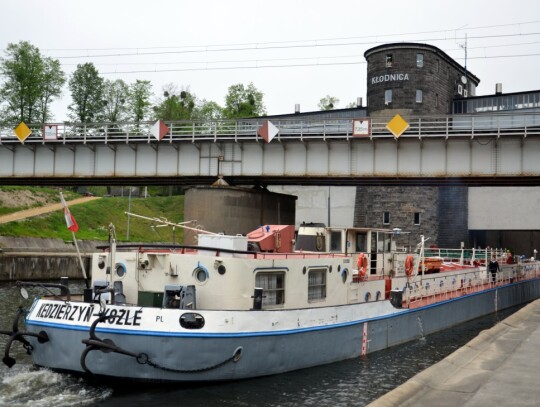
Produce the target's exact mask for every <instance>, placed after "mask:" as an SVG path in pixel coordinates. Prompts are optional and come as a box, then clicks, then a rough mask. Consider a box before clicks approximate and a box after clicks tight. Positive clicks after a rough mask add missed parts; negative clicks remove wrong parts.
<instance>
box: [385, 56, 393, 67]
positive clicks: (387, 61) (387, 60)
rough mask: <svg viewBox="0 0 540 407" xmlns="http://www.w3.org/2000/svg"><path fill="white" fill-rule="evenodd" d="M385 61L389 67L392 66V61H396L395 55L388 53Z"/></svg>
mask: <svg viewBox="0 0 540 407" xmlns="http://www.w3.org/2000/svg"><path fill="white" fill-rule="evenodd" d="M385 62H386V67H387V68H392V63H393V62H394V57H393V55H392V54H386V56H385Z"/></svg>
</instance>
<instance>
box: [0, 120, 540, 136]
mask: <svg viewBox="0 0 540 407" xmlns="http://www.w3.org/2000/svg"><path fill="white" fill-rule="evenodd" d="M366 119H368V120H370V121H371V132H370V134H369V135H368V136H367V137H364V136H356V137H355V136H352V129H353V121H354V120H356V119H355V118H343V119H324V120H323V119H309V118H288V119H270V120H271V121H272V123H273V124H274V125H275V126H276V127H277V128H278V129H279V134H278V138H277V141H278V142H284V141H287V140H301V141H305V140H322V141H329V140H349V139H350V138H351V137H353V138H359V139H360V138H369V139H370V140H373V139H379V138H380V139H384V138H394V135H393V134H392V133H391V132H390V131H389V130H388V129H387V127H386V126H387V124H388V122H389V121H390V120H391V119H392V117H374V118H363V119H362V120H366ZM406 120H407V122H408V123H409V128H408V129H407V130H406V131H405V132H404V133H403V135H401V137H400V138H405V139H406V138H430V137H431V138H437V137H443V138H449V137H452V138H459V137H467V138H475V137H505V136H520V137H525V136H527V137H530V136H533V135H540V112H513V113H489V114H488V113H486V114H460V115H452V116H422V117H407V118H406ZM265 121H266V119H264V118H253V119H240V120H207V121H203V120H189V121H165V124H166V125H167V126H168V127H169V129H170V131H169V133H168V135H167V136H166V138H164V140H167V141H168V142H170V143H172V142H175V143H178V142H190V143H194V142H213V143H216V142H220V141H226V140H231V141H260V140H261V137H260V136H259V135H258V134H257V133H258V130H259V128H260V127H261V126H262V125H263V123H264V122H265ZM153 124H154V122H153V121H152V122H150V121H145V122H117V123H111V122H103V123H71V122H64V123H47V125H48V126H55V129H56V137H52V139H51V138H50V137H49V138H44V137H43V136H44V130H43V125H42V124H39V123H35V124H28V127H30V129H31V130H32V134H31V135H30V136H29V137H28V138H27V139H26V140H25V141H24V142H25V143H47V144H55V143H58V144H67V143H70V144H76V143H82V144H91V143H104V144H113V143H158V140H157V139H155V138H154V137H153V136H152V135H151V134H150V128H151V127H152V125H153ZM15 127H16V124H13V125H11V126H6V125H4V126H2V127H0V144H9V143H20V141H19V139H18V138H17V137H16V136H15V135H14V132H13V129H14V128H15Z"/></svg>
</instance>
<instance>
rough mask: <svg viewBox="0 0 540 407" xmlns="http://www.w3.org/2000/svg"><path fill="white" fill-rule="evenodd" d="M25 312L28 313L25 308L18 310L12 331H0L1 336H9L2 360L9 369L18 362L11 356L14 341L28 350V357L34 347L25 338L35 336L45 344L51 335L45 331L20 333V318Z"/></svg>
mask: <svg viewBox="0 0 540 407" xmlns="http://www.w3.org/2000/svg"><path fill="white" fill-rule="evenodd" d="M25 312H26V311H25V310H24V308H23V307H19V308H18V309H17V313H16V314H15V318H13V326H12V328H11V331H0V334H3V335H8V336H9V339H8V341H7V342H6V348H5V350H4V357H3V358H2V362H4V364H5V365H6V366H7V367H9V368H12V367H13V365H15V363H16V360H15V359H14V358H12V357H11V356H10V355H9V351H10V349H11V345H12V344H13V342H14V341H19V342H21V343H22V346H23V348H24V349H25V350H26V353H27V354H28V355H31V354H32V351H33V350H34V347H33V346H32V344H31V343H30V342H28V341H27V340H26V338H25V336H34V337H36V338H37V340H38V342H39V343H45V342H48V341H49V335H47V332H45V331H40V332H39V333H35V332H22V331H19V318H20V317H21V315H23V314H24V313H25Z"/></svg>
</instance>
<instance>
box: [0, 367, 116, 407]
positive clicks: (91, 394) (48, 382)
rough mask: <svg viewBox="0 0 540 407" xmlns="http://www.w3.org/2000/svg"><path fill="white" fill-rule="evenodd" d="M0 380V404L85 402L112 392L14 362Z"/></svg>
mask: <svg viewBox="0 0 540 407" xmlns="http://www.w3.org/2000/svg"><path fill="white" fill-rule="evenodd" d="M9 373H10V374H8V375H2V377H1V381H0V406H11V407H23V406H25V407H26V406H32V407H42V406H43V407H49V406H86V405H90V404H93V403H96V402H98V401H101V400H104V399H106V398H108V397H110V396H111V395H112V389H109V388H107V387H93V386H91V385H89V384H87V383H85V382H84V381H83V380H82V379H78V378H75V377H72V376H69V375H63V374H59V373H54V372H51V371H50V370H47V369H35V368H32V367H31V366H29V365H15V366H14V367H13V368H12V369H11V370H10V371H9Z"/></svg>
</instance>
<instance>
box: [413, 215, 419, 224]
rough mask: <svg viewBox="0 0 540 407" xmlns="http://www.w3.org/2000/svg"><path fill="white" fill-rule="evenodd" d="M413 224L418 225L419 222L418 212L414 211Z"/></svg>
mask: <svg viewBox="0 0 540 407" xmlns="http://www.w3.org/2000/svg"><path fill="white" fill-rule="evenodd" d="M414 224H415V225H419V224H420V212H415V213H414Z"/></svg>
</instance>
